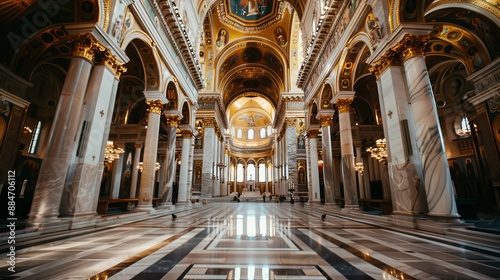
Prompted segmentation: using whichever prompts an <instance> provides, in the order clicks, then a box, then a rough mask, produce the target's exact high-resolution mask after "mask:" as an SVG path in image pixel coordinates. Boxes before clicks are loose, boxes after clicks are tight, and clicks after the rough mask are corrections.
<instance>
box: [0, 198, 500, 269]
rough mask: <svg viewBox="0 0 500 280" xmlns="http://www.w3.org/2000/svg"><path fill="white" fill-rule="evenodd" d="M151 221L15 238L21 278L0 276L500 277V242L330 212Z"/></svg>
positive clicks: (277, 207) (260, 209) (247, 211)
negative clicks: (395, 226)
mask: <svg viewBox="0 0 500 280" xmlns="http://www.w3.org/2000/svg"><path fill="white" fill-rule="evenodd" d="M172 213H175V215H176V216H177V217H176V219H173V218H172V216H171V214H172ZM323 214H326V217H325V219H324V220H322V218H321V216H322V215H323ZM128 215H129V217H128V219H130V217H131V216H130V214H128ZM144 217H145V216H144ZM148 217H150V218H146V219H142V218H141V216H137V217H136V219H137V220H136V221H133V222H128V223H122V224H121V225H117V224H118V223H119V221H120V219H121V218H123V220H124V221H125V220H127V217H120V216H115V217H112V216H109V217H108V219H109V220H112V219H113V218H114V221H113V225H108V226H106V221H105V220H103V221H102V223H101V225H102V226H100V227H97V228H93V229H80V230H72V231H64V232H58V233H53V234H46V235H42V236H38V237H36V236H34V235H35V234H34V233H24V234H19V235H18V236H17V243H16V245H17V247H16V248H17V252H16V253H17V255H16V273H15V274H11V273H10V272H8V271H7V269H6V266H7V264H6V263H5V262H3V263H1V267H2V268H1V269H0V271H1V274H0V278H2V279H500V278H498V277H499V276H500V248H499V247H498V239H496V240H497V241H496V242H495V239H494V238H491V239H490V242H488V241H487V240H488V239H487V238H486V237H487V236H486V235H484V242H478V241H477V240H476V241H474V242H473V241H467V240H466V239H461V238H459V236H460V235H461V234H460V233H459V232H457V233H455V235H453V236H450V235H449V236H446V235H438V234H433V233H426V232H423V231H419V230H413V229H402V228H394V227H392V228H389V226H388V227H384V226H381V225H382V224H383V223H380V222H379V223H377V224H375V223H373V222H370V221H369V220H366V219H363V218H362V217H363V215H359V216H356V215H350V216H349V217H345V216H343V213H342V212H341V211H340V210H339V209H335V208H333V207H331V206H325V205H307V204H306V205H303V204H299V203H298V204H290V203H274V202H267V203H262V202H241V203H236V202H227V203H226V202H213V201H209V202H208V204H201V203H197V204H193V205H189V206H176V209H169V210H161V211H158V212H157V213H156V214H155V215H152V216H148ZM462 234H463V235H464V236H465V235H468V234H467V232H466V230H465V229H464V232H463V233H462ZM468 240H470V239H468ZM2 243H3V242H2ZM0 249H1V253H2V254H3V255H5V254H4V253H6V252H7V247H6V246H4V245H2V246H1V247H0Z"/></svg>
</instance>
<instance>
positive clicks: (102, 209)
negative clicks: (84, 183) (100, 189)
mask: <svg viewBox="0 0 500 280" xmlns="http://www.w3.org/2000/svg"><path fill="white" fill-rule="evenodd" d="M137 201H138V199H137V198H116V199H101V200H99V201H98V202H97V213H99V214H107V213H108V212H109V211H110V210H119V211H123V212H125V211H130V210H132V209H133V208H135V206H136V205H137Z"/></svg>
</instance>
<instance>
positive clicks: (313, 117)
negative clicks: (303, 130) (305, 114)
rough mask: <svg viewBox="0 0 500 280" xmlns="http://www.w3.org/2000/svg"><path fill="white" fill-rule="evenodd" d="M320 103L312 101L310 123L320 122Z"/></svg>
mask: <svg viewBox="0 0 500 280" xmlns="http://www.w3.org/2000/svg"><path fill="white" fill-rule="evenodd" d="M318 112H319V111H318V104H316V102H313V103H312V106H311V109H310V111H309V125H311V124H319V120H318V119H317V118H316V116H317V114H318Z"/></svg>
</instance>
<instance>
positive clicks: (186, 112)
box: [181, 101, 191, 124]
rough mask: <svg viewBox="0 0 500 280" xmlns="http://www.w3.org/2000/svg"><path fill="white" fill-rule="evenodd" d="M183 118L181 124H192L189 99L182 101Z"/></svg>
mask: <svg viewBox="0 0 500 280" xmlns="http://www.w3.org/2000/svg"><path fill="white" fill-rule="evenodd" d="M181 114H182V119H181V124H190V123H191V108H190V106H189V103H188V102H187V101H184V102H183V103H182V109H181Z"/></svg>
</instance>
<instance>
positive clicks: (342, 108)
mask: <svg viewBox="0 0 500 280" xmlns="http://www.w3.org/2000/svg"><path fill="white" fill-rule="evenodd" d="M352 101H353V98H339V99H338V100H337V102H335V104H337V108H338V110H339V114H342V113H349V110H350V108H351V103H352Z"/></svg>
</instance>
